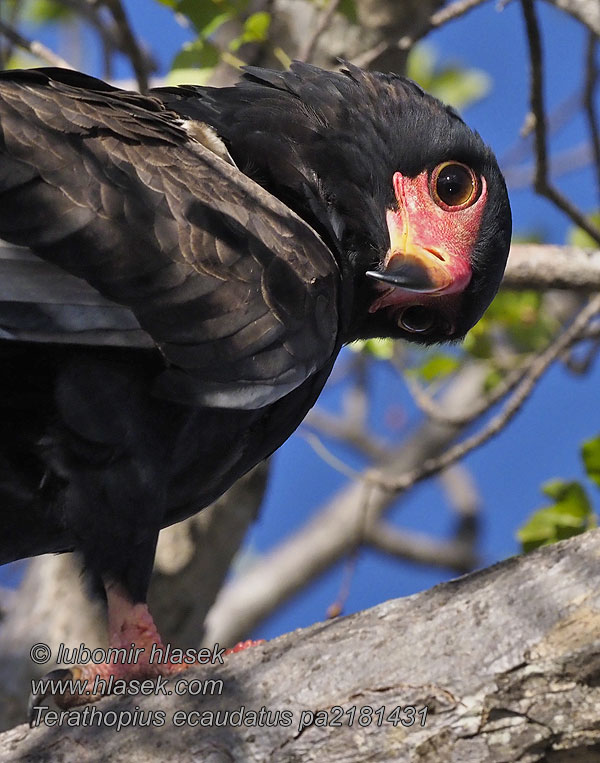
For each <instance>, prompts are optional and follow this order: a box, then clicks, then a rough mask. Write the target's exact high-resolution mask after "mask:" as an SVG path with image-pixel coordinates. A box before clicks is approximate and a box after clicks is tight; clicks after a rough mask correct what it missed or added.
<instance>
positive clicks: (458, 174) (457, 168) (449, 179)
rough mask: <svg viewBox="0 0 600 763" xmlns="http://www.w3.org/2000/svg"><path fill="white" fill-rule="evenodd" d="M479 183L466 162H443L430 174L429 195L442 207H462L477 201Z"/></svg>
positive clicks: (454, 208)
mask: <svg viewBox="0 0 600 763" xmlns="http://www.w3.org/2000/svg"><path fill="white" fill-rule="evenodd" d="M478 190H479V183H478V181H477V178H476V177H475V173H474V172H473V170H472V169H471V168H470V167H467V165H466V164H460V163H459V162H443V163H442V164H438V166H437V167H436V168H435V169H434V171H433V173H432V175H431V196H432V198H433V200H434V201H435V203H436V204H437V205H438V206H439V207H442V209H451V210H456V209H464V208H465V207H469V206H471V204H473V203H474V202H475V201H477V197H478Z"/></svg>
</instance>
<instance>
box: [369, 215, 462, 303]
mask: <svg viewBox="0 0 600 763" xmlns="http://www.w3.org/2000/svg"><path fill="white" fill-rule="evenodd" d="M386 222H387V226H388V231H389V234H390V249H389V251H388V254H387V256H386V258H385V261H384V263H383V269H382V270H369V271H367V273H366V275H367V276H369V278H373V279H374V280H376V281H381V282H383V283H384V284H388V285H389V286H391V287H396V288H399V289H402V291H404V292H416V293H420V294H430V295H441V294H455V293H457V292H461V291H463V289H464V288H465V286H466V285H467V284H468V282H469V280H470V278H471V272H470V268H468V267H465V265H466V263H465V262H464V260H462V259H461V258H459V259H457V258H456V257H453V255H452V254H451V253H449V252H447V251H445V250H444V249H442V248H441V247H437V246H436V247H434V246H427V245H426V244H425V243H420V242H419V241H417V240H416V236H415V235H414V234H413V231H412V230H411V228H410V226H409V221H408V215H407V214H402V211H399V212H396V211H392V210H388V211H387V213H386ZM420 238H421V237H420ZM423 238H425V237H423ZM432 243H433V242H432Z"/></svg>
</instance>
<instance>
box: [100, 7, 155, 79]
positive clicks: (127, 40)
mask: <svg viewBox="0 0 600 763" xmlns="http://www.w3.org/2000/svg"><path fill="white" fill-rule="evenodd" d="M104 4H105V5H106V7H107V8H109V9H110V12H111V13H112V16H113V18H114V20H115V23H116V25H117V27H118V28H119V32H120V36H121V41H122V49H123V51H124V52H125V53H126V54H127V56H128V57H129V60H130V61H131V65H132V67H133V71H134V72H135V77H136V79H137V83H138V88H139V90H140V92H141V93H145V92H146V91H147V90H148V77H149V74H150V71H149V67H148V65H147V60H146V57H145V56H144V53H143V51H142V50H141V48H140V46H139V45H138V42H137V39H136V37H135V35H134V33H133V30H132V28H131V25H130V24H129V19H128V18H127V14H126V13H125V9H124V8H123V4H122V2H121V0H104Z"/></svg>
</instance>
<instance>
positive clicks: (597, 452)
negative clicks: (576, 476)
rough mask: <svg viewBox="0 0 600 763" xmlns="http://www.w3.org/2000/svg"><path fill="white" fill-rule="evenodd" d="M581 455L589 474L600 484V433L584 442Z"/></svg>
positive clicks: (593, 480)
mask: <svg viewBox="0 0 600 763" xmlns="http://www.w3.org/2000/svg"><path fill="white" fill-rule="evenodd" d="M581 457H582V459H583V465H584V466H585V471H586V473H587V476H588V477H589V478H590V479H591V480H592V482H595V483H596V485H599V486H600V435H599V436H598V437H593V438H592V439H591V440H586V441H585V442H584V443H583V444H582V446H581Z"/></svg>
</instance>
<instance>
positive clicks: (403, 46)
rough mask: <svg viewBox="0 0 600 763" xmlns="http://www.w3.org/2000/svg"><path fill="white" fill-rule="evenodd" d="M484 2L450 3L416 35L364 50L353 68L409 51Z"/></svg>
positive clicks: (355, 59)
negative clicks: (396, 50)
mask: <svg viewBox="0 0 600 763" xmlns="http://www.w3.org/2000/svg"><path fill="white" fill-rule="evenodd" d="M486 1H487V0H456V2H454V3H452V4H451V5H449V6H447V7H446V8H442V9H441V10H439V11H436V12H435V13H433V14H432V15H431V16H430V18H429V21H428V22H427V24H425V25H424V26H423V27H422V29H420V30H419V31H418V32H417V33H415V34H413V35H405V36H404V37H401V38H400V39H399V40H396V41H394V42H391V43H390V42H388V41H387V40H382V41H381V42H379V43H377V45H374V46H373V47H372V48H369V50H365V51H364V53H359V55H357V56H355V57H354V58H353V59H352V63H353V64H354V65H355V66H360V67H362V68H364V69H368V68H369V66H371V64H372V63H373V62H374V61H375V60H376V59H378V58H379V56H381V55H383V54H384V53H386V52H387V51H388V50H394V49H398V50H409V49H410V48H412V46H413V45H414V44H415V43H416V42H418V41H419V40H421V39H422V38H423V37H425V35H426V34H428V33H429V32H430V31H431V30H432V29H436V28H438V27H440V26H442V25H443V24H446V23H447V22H448V21H452V20H453V19H457V18H459V16H463V15H464V14H465V13H467V12H468V11H470V10H472V9H473V8H475V7H477V6H478V5H482V4H483V3H484V2H486Z"/></svg>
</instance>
